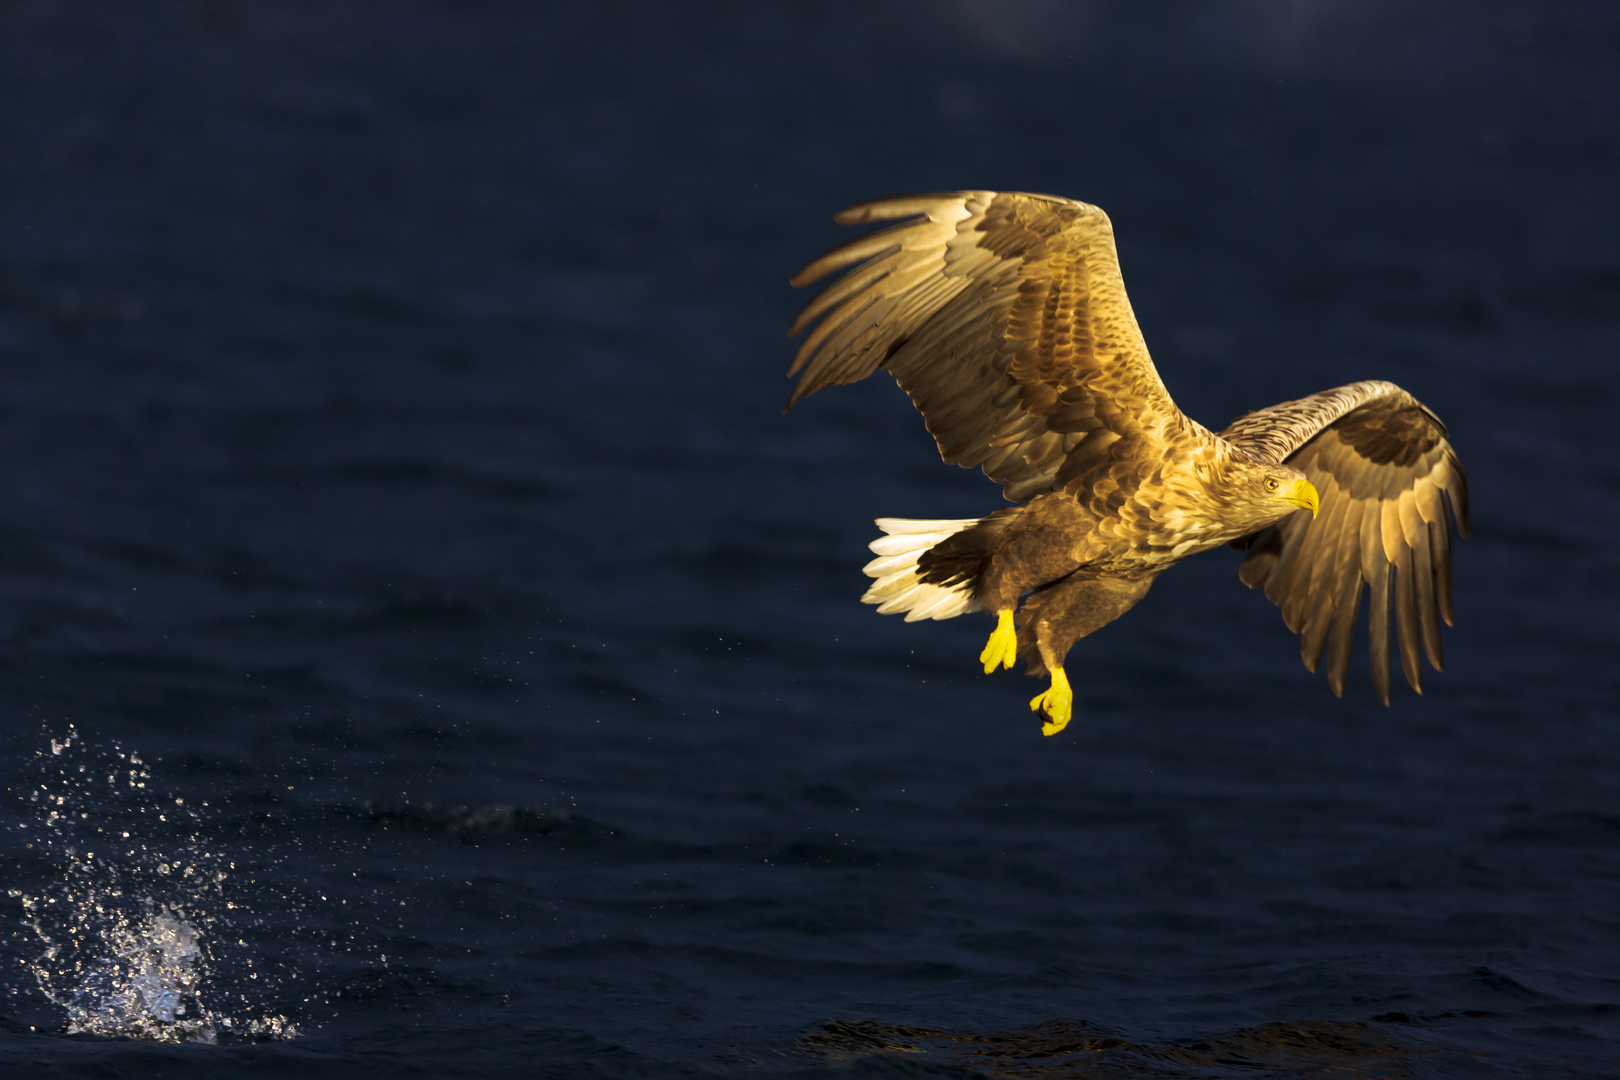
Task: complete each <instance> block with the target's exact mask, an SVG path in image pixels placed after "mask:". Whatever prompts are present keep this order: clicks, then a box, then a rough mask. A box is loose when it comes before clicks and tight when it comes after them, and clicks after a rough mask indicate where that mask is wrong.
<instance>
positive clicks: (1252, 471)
mask: <svg viewBox="0 0 1620 1080" xmlns="http://www.w3.org/2000/svg"><path fill="white" fill-rule="evenodd" d="M1231 464H1232V466H1234V468H1232V469H1231V471H1230V473H1229V474H1228V476H1227V477H1226V480H1227V483H1226V484H1224V485H1222V486H1223V487H1225V488H1226V491H1225V494H1226V496H1227V499H1228V508H1229V514H1230V519H1229V520H1228V522H1227V524H1229V525H1232V526H1241V527H1242V528H1243V530H1244V531H1245V532H1251V531H1253V530H1255V529H1262V528H1264V527H1265V526H1267V525H1270V524H1272V523H1273V522H1276V521H1281V520H1282V519H1283V518H1285V517H1287V516H1288V515H1289V514H1292V513H1293V512H1294V511H1296V510H1309V511H1310V512H1311V517H1313V518H1314V517H1315V516H1316V511H1317V510H1318V509H1319V507H1320V505H1321V503H1320V501H1319V500H1318V498H1317V494H1316V488H1315V486H1314V485H1312V484H1311V482H1310V481H1309V480H1307V479H1305V474H1304V473H1302V472H1300V471H1299V470H1298V469H1296V468H1294V467H1293V466H1292V465H1278V464H1272V463H1270V462H1259V461H1233V462H1232V463H1231Z"/></svg>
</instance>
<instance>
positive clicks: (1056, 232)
mask: <svg viewBox="0 0 1620 1080" xmlns="http://www.w3.org/2000/svg"><path fill="white" fill-rule="evenodd" d="M894 219H902V220H901V221H900V223H899V224H897V225H892V226H890V227H888V228H886V229H882V230H879V231H877V232H873V233H870V234H868V235H866V236H863V237H860V238H859V239H857V240H855V241H853V242H851V243H849V244H846V245H844V246H843V247H840V248H838V249H836V250H834V251H832V252H830V253H828V254H827V255H824V256H822V257H821V258H819V259H817V260H816V261H815V262H813V263H811V264H810V265H809V266H807V267H806V268H805V269H804V270H802V271H800V273H799V274H798V275H797V276H795V277H794V278H793V284H794V285H806V284H809V283H810V282H813V281H816V280H818V279H820V278H822V277H824V276H826V275H827V274H828V273H831V272H833V271H835V270H847V272H846V273H845V274H844V276H843V277H841V278H839V279H838V280H837V281H835V282H834V283H833V284H832V285H830V286H829V287H828V288H827V289H826V290H825V291H824V292H822V293H821V294H820V295H819V296H817V297H816V298H815V299H813V300H812V301H811V302H810V303H809V304H808V305H807V306H806V307H805V309H804V311H803V312H801V313H800V315H799V317H798V318H797V319H796V320H794V323H793V326H792V327H791V329H790V331H789V333H792V334H797V333H799V332H800V331H802V330H804V329H806V328H807V327H810V326H812V325H813V326H814V329H812V330H811V331H810V333H809V335H808V336H807V337H806V338H805V340H804V342H803V344H802V345H801V346H800V348H799V352H798V355H797V356H796V357H795V359H794V362H793V366H792V368H791V369H790V370H789V374H790V375H793V374H797V375H798V376H799V381H798V384H797V385H796V386H795V388H794V390H793V395H792V397H791V398H790V399H789V401H788V407H789V408H791V407H792V406H793V405H794V404H795V403H797V402H798V401H799V400H800V399H801V398H803V397H805V396H807V395H809V394H812V393H814V392H815V391H817V390H820V389H821V388H823V387H826V386H834V385H838V384H840V383H848V382H855V381H856V380H858V379H862V378H865V377H866V376H867V375H870V374H871V373H872V372H873V371H874V370H876V369H877V368H879V367H881V368H883V369H885V370H887V371H888V372H889V373H890V374H892V375H893V376H894V377H895V379H896V381H897V382H898V383H899V384H900V386H901V388H902V389H904V390H905V391H906V393H907V394H909V395H910V396H911V400H912V402H913V403H914V404H915V405H916V406H917V408H918V410H919V411H920V412H921V413H922V415H923V420H924V423H925V424H926V425H927V427H928V430H929V432H930V433H931V434H932V435H933V436H934V439H935V441H936V442H937V444H938V446H939V452H940V456H941V457H943V458H944V459H945V460H946V461H948V462H952V463H954V464H957V465H961V466H964V467H973V466H978V467H980V468H982V469H983V470H984V473H985V475H986V476H988V477H989V478H990V479H991V480H994V481H995V482H996V483H998V484H1000V485H1002V492H1003V494H1004V495H1005V496H1006V498H1007V499H1008V500H1010V501H1011V502H1013V503H1016V504H1020V505H1016V506H1011V507H1006V508H1004V509H1001V510H998V511H996V512H994V513H992V514H990V515H989V516H987V517H985V518H981V519H972V520H968V521H921V522H916V521H902V520H897V519H880V520H879V522H878V524H879V526H880V527H882V528H883V530H884V532H885V533H886V534H888V535H886V536H883V537H881V538H879V539H878V540H877V541H875V542H874V543H873V544H872V549H873V551H875V552H876V553H877V554H878V555H879V558H877V559H875V560H874V561H873V562H872V563H870V564H869V565H868V566H867V568H866V572H867V573H868V574H869V575H870V576H872V577H873V578H876V579H877V580H876V582H875V583H874V584H873V586H872V588H871V589H870V590H869V591H868V592H867V595H866V596H865V597H864V599H866V600H867V601H868V602H870V603H876V604H879V605H881V606H880V607H879V609H878V610H879V611H880V612H883V613H885V614H887V613H891V612H900V611H904V612H907V619H908V621H909V620H913V619H918V618H949V617H951V616H954V615H958V614H961V613H962V612H964V611H972V610H979V609H984V610H988V611H990V612H993V613H996V614H997V615H998V625H997V629H996V632H995V633H993V634H992V635H991V639H990V643H989V644H988V645H987V646H986V647H985V651H984V654H983V655H982V656H981V658H980V659H981V660H982V661H983V662H984V664H985V670H986V671H991V670H994V668H995V667H997V666H1000V665H1002V664H1005V665H1006V666H1009V667H1010V666H1011V665H1012V662H1013V657H1014V655H1016V656H1017V657H1018V658H1019V659H1022V660H1024V662H1025V664H1026V666H1027V670H1028V671H1029V673H1030V674H1031V675H1040V674H1043V673H1048V672H1049V673H1050V674H1051V676H1052V687H1051V688H1050V689H1049V690H1047V691H1046V692H1045V693H1043V694H1041V695H1038V696H1037V697H1036V699H1035V700H1034V701H1033V702H1031V706H1032V707H1033V708H1036V709H1040V710H1043V711H1045V712H1046V714H1047V716H1048V721H1047V723H1046V725H1045V728H1044V729H1043V730H1046V731H1047V733H1048V734H1050V733H1052V732H1055V731H1057V730H1061V729H1062V727H1063V726H1064V724H1066V723H1067V722H1068V719H1069V716H1070V712H1071V702H1072V693H1071V691H1070V689H1069V685H1068V680H1067V677H1066V675H1065V674H1064V672H1063V668H1062V663H1063V658H1064V656H1065V655H1066V654H1067V653H1068V650H1069V648H1070V646H1072V645H1073V643H1074V642H1075V641H1076V640H1078V639H1079V638H1081V637H1084V636H1085V635H1086V634H1089V633H1091V632H1092V631H1094V630H1097V629H1099V628H1101V627H1103V626H1106V625H1107V624H1108V623H1110V622H1112V621H1113V620H1114V619H1116V618H1118V617H1119V616H1120V615H1122V614H1124V613H1125V612H1126V611H1128V610H1129V609H1130V608H1131V607H1132V606H1133V605H1134V604H1135V603H1136V602H1137V601H1138V600H1140V599H1141V598H1142V596H1143V595H1145V594H1146V593H1147V590H1148V588H1149V586H1150V585H1151V584H1152V583H1153V580H1154V579H1155V578H1156V577H1157V576H1158V575H1159V574H1160V573H1162V572H1163V571H1164V570H1166V569H1167V568H1169V567H1170V566H1171V565H1173V564H1175V563H1176V562H1179V561H1180V560H1181V559H1183V558H1185V557H1187V556H1188V555H1191V554H1195V553H1196V552H1199V551H1205V550H1208V549H1210V548H1213V547H1218V546H1220V545H1223V544H1227V543H1233V544H1234V545H1236V546H1240V547H1244V548H1246V549H1247V550H1248V553H1249V554H1248V558H1247V559H1246V560H1245V561H1244V564H1243V568H1242V570H1241V572H1240V576H1241V577H1242V580H1243V581H1244V582H1245V583H1246V584H1248V585H1249V586H1251V587H1258V586H1263V587H1264V588H1265V593H1266V596H1267V597H1268V598H1270V599H1271V600H1272V601H1273V602H1275V603H1276V604H1278V605H1279V607H1281V608H1282V612H1283V618H1284V620H1285V621H1286V622H1287V624H1288V626H1289V628H1290V629H1292V630H1294V631H1295V632H1297V633H1299V634H1300V635H1301V640H1302V646H1303V647H1302V655H1303V656H1304V659H1305V664H1306V666H1307V667H1308V668H1310V669H1311V670H1313V671H1314V670H1316V668H1317V666H1318V665H1319V664H1320V662H1321V658H1322V656H1323V655H1324V651H1325V653H1326V655H1327V657H1328V664H1327V675H1328V682H1329V685H1330V686H1331V687H1332V688H1333V691H1334V693H1336V694H1342V692H1343V689H1344V677H1345V671H1346V667H1347V664H1348V661H1349V650H1350V640H1351V635H1352V633H1353V630H1354V627H1355V617H1356V610H1357V607H1358V605H1359V601H1360V595H1361V592H1362V588H1363V585H1367V586H1370V589H1371V595H1372V600H1371V604H1370V608H1369V612H1370V622H1369V626H1370V631H1369V638H1370V644H1371V647H1372V654H1373V656H1372V670H1373V680H1374V685H1375V687H1376V689H1377V692H1378V695H1379V698H1380V699H1381V700H1383V701H1384V702H1386V703H1387V702H1388V700H1389V659H1388V643H1389V621H1390V619H1389V617H1390V613H1391V611H1392V610H1393V613H1394V616H1395V624H1396V627H1397V631H1398V639H1399V645H1400V655H1401V662H1402V667H1403V669H1404V671H1405V673H1406V677H1407V681H1408V682H1410V683H1411V684H1412V687H1413V688H1414V689H1416V690H1419V691H1420V692H1421V689H1422V683H1421V677H1420V674H1419V669H1418V662H1419V653H1420V652H1422V653H1425V654H1426V655H1427V657H1428V659H1429V662H1430V663H1431V664H1432V665H1433V666H1434V667H1435V668H1436V669H1438V668H1439V667H1440V630H1439V620H1440V619H1444V620H1445V621H1446V622H1447V623H1448V624H1449V623H1450V622H1451V534H1450V527H1451V525H1450V520H1449V518H1450V516H1452V515H1454V516H1455V517H1456V520H1457V525H1458V529H1459V531H1460V532H1461V533H1462V534H1463V535H1465V536H1466V535H1467V521H1468V502H1467V485H1466V482H1465V480H1464V478H1463V473H1462V469H1461V467H1460V466H1459V465H1458V464H1457V458H1456V455H1455V454H1454V453H1453V451H1452V449H1451V446H1450V444H1449V443H1448V442H1447V441H1446V431H1445V427H1444V426H1443V425H1442V424H1441V423H1440V421H1439V419H1438V418H1437V417H1436V416H1435V415H1434V414H1433V413H1432V412H1430V411H1429V410H1428V409H1426V408H1425V407H1424V406H1423V405H1422V404H1421V403H1419V402H1418V401H1417V400H1416V399H1415V398H1413V397H1412V396H1411V395H1410V394H1407V393H1406V392H1405V391H1404V390H1402V389H1400V387H1398V386H1395V385H1394V384H1392V383H1387V382H1378V381H1370V382H1360V383H1353V384H1351V385H1349V386H1344V387H1340V388H1338V389H1336V390H1328V391H1324V392H1323V393H1320V394H1314V395H1312V396H1310V397H1307V398H1301V399H1300V400H1298V401H1291V402H1286V403H1284V404H1281V405H1274V406H1272V407H1271V408H1269V409H1262V410H1259V411H1258V412H1253V413H1249V414H1248V415H1246V416H1244V417H1241V418H1240V419H1238V420H1237V421H1236V422H1235V423H1233V424H1232V425H1231V426H1230V427H1228V428H1227V429H1226V430H1225V431H1222V432H1220V433H1219V434H1216V433H1214V432H1211V431H1210V430H1209V429H1208V428H1205V427H1204V426H1203V425H1201V424H1199V423H1198V422H1196V421H1194V420H1192V419H1190V418H1189V417H1187V416H1186V415H1185V414H1183V413H1182V412H1181V410H1180V409H1178V408H1177V407H1176V405H1175V403H1174V402H1173V401H1172V400H1171V398H1170V394H1169V392H1168V391H1167V390H1166V389H1165V386H1164V383H1163V382H1162V381H1161V380H1160V378H1159V374H1158V372H1157V370H1155V368H1154V366H1153V361H1152V360H1151V359H1150V357H1149V356H1148V351H1147V346H1146V344H1145V342H1144V341H1143V340H1142V334H1141V331H1140V330H1139V329H1138V327H1137V324H1136V317H1135V315H1134V314H1133V313H1132V311H1131V305H1130V301H1129V300H1128V299H1127V297H1126V295H1125V285H1124V281H1123V280H1122V279H1121V276H1120V270H1119V260H1118V257H1117V255H1116V254H1115V250H1114V238H1113V229H1112V227H1111V225H1110V224H1109V221H1108V217H1107V215H1106V214H1104V213H1103V212H1102V211H1101V210H1099V209H1097V208H1096V207H1094V206H1088V205H1086V204H1085V203H1079V202H1074V201H1071V200H1068V199H1059V198H1054V197H1052V196H1047V195H1028V194H1020V193H1014V192H992V191H962V192H949V193H942V194H933V195H913V196H906V197H902V198H895V199H883V200H879V201H877V202H871V203H864V204H862V205H860V206H855V207H852V208H850V209H848V210H845V211H844V212H842V213H840V214H838V215H837V221H838V222H839V223H840V224H845V225H849V224H858V223H865V222H871V221H884V220H894ZM1318 503H1319V506H1320V516H1318V514H1317V511H1318ZM1301 509H1309V510H1311V514H1303V513H1299V510H1301ZM1020 598H1023V600H1022V604H1021V606H1020ZM1015 612H1016V614H1015Z"/></svg>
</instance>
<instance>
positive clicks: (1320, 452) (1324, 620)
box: [1220, 381, 1468, 705]
mask: <svg viewBox="0 0 1620 1080" xmlns="http://www.w3.org/2000/svg"><path fill="white" fill-rule="evenodd" d="M1220 436H1221V437H1222V438H1224V439H1227V440H1228V441H1230V442H1232V443H1234V444H1236V445H1237V446H1239V447H1242V448H1243V449H1245V450H1248V451H1249V452H1250V453H1252V454H1255V455H1256V456H1257V457H1260V458H1263V459H1265V460H1268V461H1287V462H1288V464H1290V465H1292V466H1294V467H1295V468H1297V469H1300V470H1303V471H1304V473H1305V475H1306V477H1307V478H1308V479H1309V480H1310V482H1311V483H1312V484H1314V485H1316V490H1317V493H1318V495H1319V496H1320V498H1321V504H1322V508H1321V512H1320V513H1319V514H1318V515H1317V517H1316V519H1315V520H1314V521H1313V520H1312V519H1311V517H1310V516H1309V515H1307V514H1294V515H1292V516H1290V517H1288V518H1285V519H1283V520H1282V521H1281V522H1279V523H1277V524H1276V525H1273V526H1271V527H1270V528H1267V529H1264V530H1262V531H1261V532H1258V533H1255V534H1254V535H1253V536H1250V537H1246V538H1245V539H1244V540H1241V541H1238V546H1247V547H1248V551H1249V555H1248V558H1246V559H1244V560H1243V567H1242V569H1241V570H1240V571H1239V576H1240V577H1241V578H1242V579H1243V583H1244V584H1245V585H1248V586H1249V587H1250V588H1257V587H1262V586H1263V587H1264V588H1265V592H1266V597H1267V598H1268V599H1269V600H1271V601H1272V602H1273V603H1275V604H1276V605H1277V606H1278V607H1279V608H1281V609H1282V616H1283V621H1284V622H1285V623H1287V624H1288V628H1289V629H1290V630H1292V631H1294V632H1295V633H1297V634H1299V635H1300V657H1301V658H1302V659H1303V660H1304V661H1305V666H1306V667H1307V668H1309V669H1310V670H1311V671H1315V670H1316V669H1317V667H1318V665H1319V664H1320V663H1321V661H1322V656H1323V651H1324V648H1325V649H1326V654H1327V677H1328V685H1330V686H1331V687H1332V688H1333V692H1334V693H1335V694H1337V695H1340V696H1342V695H1343V694H1344V677H1345V672H1346V670H1347V669H1348V667H1349V664H1350V643H1351V640H1352V637H1353V636H1354V634H1355V627H1356V610H1357V608H1358V607H1359V605H1360V603H1361V593H1362V586H1363V585H1366V586H1367V588H1368V590H1369V593H1370V596H1371V606H1370V608H1369V610H1368V619H1367V636H1368V644H1369V647H1370V651H1371V653H1372V676H1373V686H1374V688H1375V689H1376V690H1377V691H1378V698H1379V700H1380V701H1382V702H1383V703H1384V704H1385V705H1388V704H1389V644H1390V641H1389V624H1390V614H1391V612H1392V611H1393V613H1394V616H1395V626H1396V628H1397V630H1398V634H1399V649H1400V655H1401V668H1402V670H1403V671H1404V672H1405V673H1406V681H1407V682H1408V683H1410V684H1411V686H1412V689H1414V690H1416V691H1417V692H1418V693H1422V692H1423V678H1422V673H1421V669H1420V667H1419V651H1420V650H1421V651H1422V652H1424V653H1427V654H1428V658H1429V663H1430V664H1431V665H1433V667H1434V669H1435V670H1436V671H1438V670H1440V666H1441V652H1440V620H1441V619H1444V620H1445V622H1446V625H1447V626H1450V625H1451V520H1450V519H1451V517H1452V516H1455V517H1456V520H1457V531H1458V532H1459V533H1460V534H1461V535H1463V536H1467V535H1468V482H1467V480H1466V479H1465V478H1464V476H1463V471H1462V467H1461V466H1460V465H1459V464H1458V463H1457V455H1456V453H1455V451H1453V450H1452V448H1451V444H1450V443H1449V442H1447V441H1446V428H1445V425H1444V424H1442V423H1441V422H1440V419H1439V417H1437V416H1435V415H1434V413H1432V412H1430V411H1429V410H1428V409H1426V408H1425V407H1424V406H1423V403H1422V402H1420V401H1418V400H1417V399H1416V398H1414V397H1413V396H1412V395H1411V394H1408V393H1407V392H1406V391H1405V390H1402V389H1401V388H1400V387H1398V386H1396V385H1395V384H1394V383H1388V382H1379V381H1371V382H1360V383H1352V384H1350V385H1349V386H1341V387H1339V388H1338V389H1335V390H1324V391H1323V392H1322V393H1320V394H1313V395H1311V396H1310V397H1306V398H1301V399H1299V400H1298V401H1288V402H1284V403H1283V404H1281V405H1273V406H1272V407H1271V408H1269V409H1261V410H1259V411H1258V412H1252V413H1249V414H1248V415H1246V416H1243V417H1240V418H1239V419H1238V420H1236V421H1235V422H1234V423H1233V424H1232V426H1231V427H1229V428H1227V429H1226V430H1225V431H1223V432H1221V433H1220ZM1448 508H1449V513H1448Z"/></svg>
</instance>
